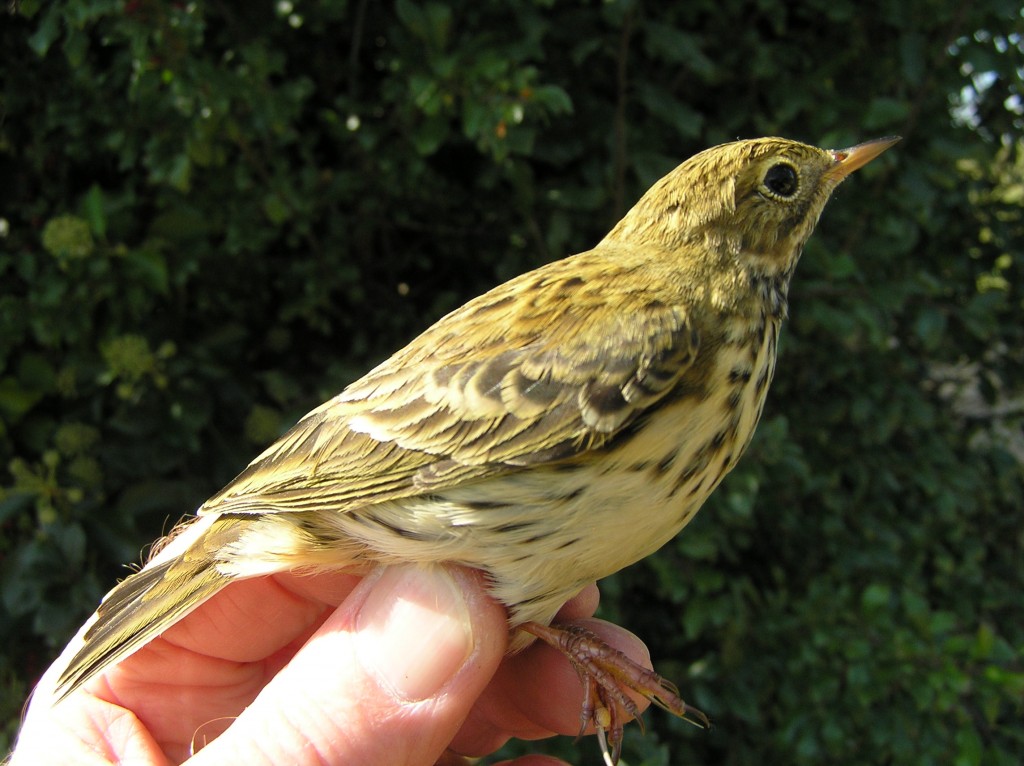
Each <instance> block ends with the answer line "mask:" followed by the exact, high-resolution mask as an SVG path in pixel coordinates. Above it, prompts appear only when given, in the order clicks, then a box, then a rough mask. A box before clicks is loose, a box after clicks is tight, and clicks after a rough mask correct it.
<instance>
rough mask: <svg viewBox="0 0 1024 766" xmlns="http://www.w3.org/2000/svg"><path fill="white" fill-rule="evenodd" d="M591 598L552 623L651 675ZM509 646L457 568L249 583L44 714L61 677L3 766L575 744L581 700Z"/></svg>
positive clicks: (548, 664) (497, 612)
mask: <svg viewBox="0 0 1024 766" xmlns="http://www.w3.org/2000/svg"><path fill="white" fill-rule="evenodd" d="M597 600H598V592H597V588H596V586H590V587H589V588H587V589H585V590H584V591H583V593H581V594H580V595H579V596H577V597H576V598H575V599H573V600H572V601H570V602H569V603H568V604H567V605H566V606H565V608H564V609H563V610H562V612H561V613H560V615H559V619H560V620H573V621H575V620H580V621H583V622H585V623H586V624H587V626H588V627H589V628H591V629H592V630H594V631H595V632H598V633H599V634H600V635H601V636H602V637H603V638H605V639H606V640H607V641H608V642H609V643H611V644H613V645H614V646H616V647H617V648H619V649H621V650H622V651H625V652H627V653H628V654H630V655H631V656H632V657H634V658H635V659H637V660H638V661H643V662H647V656H646V650H645V649H644V647H643V644H642V643H640V641H639V639H637V638H636V637H634V636H632V634H629V633H627V632H626V631H624V630H622V629H621V628H617V627H616V626H614V625H611V624H609V623H605V622H602V621H599V620H593V619H588V618H589V617H590V615H591V614H593V611H594V609H595V608H596V606H597ZM507 637H508V629H507V624H506V616H505V613H504V610H503V609H502V608H501V607H500V606H499V605H498V604H496V603H495V602H494V601H492V600H491V599H490V598H489V597H488V596H487V594H486V591H485V588H484V585H483V583H482V579H481V577H480V575H479V574H477V573H474V572H471V571H468V570H461V569H457V568H449V569H441V568H436V567H435V568H423V567H414V566H398V567H389V568H384V569H380V570H377V571H376V572H374V573H373V574H371V575H369V576H368V577H366V578H365V579H360V578H358V577H354V576H351V575H339V574H330V575H311V576H299V575H292V574H283V575H275V576H271V577H263V578H256V579H250V580H244V581H241V582H237V583H233V584H232V585H231V586H229V587H228V588H226V589H224V590H223V591H221V592H220V593H218V594H217V595H216V596H214V597H213V598H211V599H210V600H209V601H207V602H206V603H204V604H203V605H202V606H200V607H199V608H197V609H196V610H195V611H194V612H192V613H191V614H190V615H188V616H187V617H186V618H184V619H182V620H181V621H180V622H178V623H177V624H175V625H174V626H173V627H171V628H170V629H168V630H167V631H165V632H164V634H163V635H162V636H161V637H159V638H157V639H155V640H153V641H151V642H150V643H149V644H148V645H147V646H146V647H144V648H143V649H141V650H139V651H138V652H136V653H135V654H134V655H132V656H131V657H129V658H127V659H125V660H123V661H122V662H120V663H119V664H117V665H116V666H113V667H111V668H110V669H109V670H108V671H106V672H104V673H102V674H101V675H99V676H98V677H96V678H95V679H93V680H92V681H90V682H89V683H88V684H86V686H85V687H84V688H82V689H80V690H78V691H76V692H74V693H73V694H71V695H69V696H68V697H67V698H66V699H65V700H63V701H62V702H61V703H59V704H58V705H53V704H52V697H51V695H52V688H53V684H54V680H55V675H56V673H57V672H58V670H59V665H60V663H57V664H56V665H55V666H54V668H52V669H51V670H50V671H48V672H47V674H46V675H45V676H44V677H43V680H42V681H41V682H40V686H39V688H38V690H37V692H36V694H35V696H34V698H33V700H32V703H31V705H30V706H29V709H28V713H27V716H26V720H25V724H24V727H23V729H22V732H21V734H20V737H19V741H18V745H17V747H16V749H15V752H14V754H13V760H12V762H11V766H29V765H30V764H31V766H42V765H43V764H67V763H75V764H109V763H123V762H128V761H130V762H131V763H133V764H139V765H140V766H141V765H142V764H154V765H156V764H160V765H161V766H164V765H165V764H178V763H184V762H187V763H188V764H189V766H202V764H206V763H216V764H222V763H247V764H279V763H289V764H296V765H297V766H301V765H302V764H317V765H318V766H321V765H322V764H328V763H332V764H333V763H338V764H342V763H344V764H348V763H360V764H366V765H367V766H394V765H396V764H406V765H407V766H432V765H433V764H435V763H458V762H459V761H458V758H457V756H456V755H455V754H461V755H468V756H477V755H485V754H487V753H491V752H493V751H494V750H496V749H497V748H498V747H500V746H501V745H502V744H503V743H504V742H505V741H506V740H507V739H509V738H510V737H518V738H521V739H538V738H542V737H547V736H551V735H553V734H557V733H561V734H576V733H578V728H579V720H580V718H579V711H580V705H581V702H582V689H581V686H580V682H579V680H578V678H577V677H576V674H575V672H574V671H573V670H572V668H571V667H570V666H569V664H568V663H567V662H566V661H565V658H564V657H563V656H562V655H561V654H559V653H558V652H556V651H555V650H553V649H551V648H550V647H548V646H546V645H543V644H541V643H539V642H538V643H535V644H534V645H532V646H531V647H530V648H529V649H527V650H525V651H524V652H522V653H520V654H518V655H515V656H513V657H505V656H504V654H505V648H506V644H507ZM70 650H71V649H70V648H69V650H68V651H70ZM557 763H561V762H560V761H557V760H555V759H551V758H547V757H544V756H528V757H526V758H521V759H518V760H516V761H515V766H542V764H543V765H545V766H550V765H551V764H557Z"/></svg>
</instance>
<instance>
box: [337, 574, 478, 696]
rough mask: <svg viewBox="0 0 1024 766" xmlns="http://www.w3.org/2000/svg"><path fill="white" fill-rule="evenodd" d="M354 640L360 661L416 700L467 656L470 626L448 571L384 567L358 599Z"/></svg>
mask: <svg viewBox="0 0 1024 766" xmlns="http://www.w3.org/2000/svg"><path fill="white" fill-rule="evenodd" d="M355 640H356V652H357V655H358V657H359V659H360V661H361V662H362V663H363V667H364V668H366V669H367V670H368V671H370V672H372V673H373V674H374V675H375V676H377V678H379V679H380V680H381V681H382V682H383V683H384V684H386V685H387V686H389V687H391V689H392V690H393V691H394V693H395V695H396V696H397V697H399V698H402V699H405V700H407V701H410V702H415V701H419V700H424V699H427V698H428V697H432V696H434V695H435V694H437V692H438V691H440V689H441V687H442V686H444V685H445V683H447V682H448V680H449V679H451V677H452V676H453V675H455V673H456V672H458V670H459V669H460V668H461V667H462V666H463V665H464V664H465V662H466V660H467V659H469V655H470V654H471V653H472V651H473V628H472V624H471V622H470V619H469V609H468V608H467V606H466V601H465V599H464V598H463V595H462V590H461V589H460V588H459V586H458V584H457V583H456V582H455V580H454V579H452V576H451V575H450V574H449V573H448V572H446V571H445V570H444V569H442V568H440V567H415V566H396V567H388V568H386V569H385V570H384V571H383V573H382V574H381V576H380V578H379V579H378V580H377V582H376V583H374V584H373V588H372V590H371V592H370V595H369V597H367V599H366V601H365V602H363V605H362V607H361V608H360V610H359V614H358V615H357V617H356V639H355Z"/></svg>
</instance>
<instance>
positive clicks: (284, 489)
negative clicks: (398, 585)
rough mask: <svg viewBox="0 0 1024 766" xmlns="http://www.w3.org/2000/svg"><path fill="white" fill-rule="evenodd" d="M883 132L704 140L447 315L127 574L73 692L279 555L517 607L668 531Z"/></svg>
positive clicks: (710, 481)
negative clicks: (835, 147) (437, 570)
mask: <svg viewBox="0 0 1024 766" xmlns="http://www.w3.org/2000/svg"><path fill="white" fill-rule="evenodd" d="M891 143H893V141H892V140H883V141H878V142H872V143H870V144H865V145H861V146H860V147H854V148H853V149H850V150H844V151H838V152H837V151H825V150H821V149H816V148H814V147H811V146H807V145H804V144H800V143H796V142H793V141H787V140H784V139H778V138H768V139H760V140H754V141H740V142H736V143H732V144H726V145H723V146H719V147H715V148H713V149H709V150H707V151H705V152H702V153H701V154H699V155H697V156H695V157H693V158H691V159H690V160H688V161H686V162H684V163H683V164H682V165H680V166H679V167H678V168H676V169H675V170H673V171H672V172H671V173H669V174H668V175H667V176H665V177H664V178H663V179H662V180H660V181H659V182H658V183H657V184H655V185H654V187H652V188H651V190H650V191H648V192H647V194H646V195H644V197H643V198H642V199H641V200H640V201H639V202H638V203H637V204H636V206H635V207H634V208H633V209H632V210H631V211H630V212H629V213H628V214H627V215H626V216H625V217H624V218H623V219H622V221H620V222H619V224H618V225H616V226H615V228H614V229H613V230H612V231H611V232H610V233H609V234H608V235H607V236H606V237H605V238H604V239H603V240H602V241H601V242H600V243H599V244H598V245H597V246H596V247H595V248H594V249H592V250H589V251H587V252H584V253H581V254H579V255H575V256H572V257H570V258H566V259H565V260H562V261H557V262H555V263H550V264H548V265H546V266H543V267H541V268H539V269H537V270H535V271H532V272H530V273H528V274H524V275H522V276H520V277H518V278H516V279H513V280H511V281H509V282H507V283H505V284H503V285H500V286H498V287H496V288H494V289H493V290H491V291H490V292H488V293H486V294H484V295H482V296H480V297H478V298H476V299H474V300H472V301H470V302H469V303H467V304H466V305H465V306H463V307H462V308H460V309H458V310H456V311H454V312H452V313H451V314H449V315H448V316H446V317H444V318H443V319H441V320H440V321H439V322H437V323H436V324H435V325H434V326H433V327H431V328H429V329H428V330H427V331H426V332H424V333H423V334H422V335H420V336H419V337H418V338H416V339H415V340H414V341H413V342H412V343H410V344H409V345H408V346H406V347H405V348H404V349H402V350H400V351H399V352H397V353H396V354H395V355H394V356H392V357H391V358H390V359H388V360H387V361H385V362H384V363H383V364H381V365H380V366H378V367H377V368H376V369H374V370H372V371H370V372H369V373H368V374H367V375H365V376H364V377H363V378H361V379H360V380H358V381H356V382H355V383H353V384H352V385H350V386H349V387H348V388H346V389H345V391H343V392H342V393H341V394H340V395H338V396H337V397H336V398H334V399H332V400H331V401H329V402H327V403H325V404H323V405H322V406H320V407H319V408H317V409H316V410H314V411H313V412H311V413H310V414H309V415H307V416H306V417H305V418H303V419H302V420H301V421H300V422H299V423H298V424H297V425H296V426H295V427H294V428H293V429H292V430H291V431H290V432H289V433H287V434H286V435H285V436H283V437H282V438H281V439H280V440H279V441H278V442H276V443H275V444H274V445H272V446H271V447H270V448H269V449H267V450H266V451H265V452H264V453H263V454H262V455H260V456H259V457H258V458H256V460H254V461H253V462H252V464H250V466H249V467H248V468H247V469H246V470H245V471H243V472H242V474H241V475H239V476H238V477H237V478H236V479H235V480H234V481H233V482H231V484H229V485H228V486H227V487H225V488H224V489H223V490H222V491H221V492H220V493H218V494H217V495H215V496H214V497H212V498H210V500H208V501H207V502H206V503H204V504H203V506H202V507H201V508H200V510H199V516H198V518H197V519H196V520H195V521H193V522H192V523H190V524H189V525H187V526H186V527H185V528H184V529H182V530H180V531H179V532H178V533H176V534H175V535H174V536H173V537H172V539H171V540H170V541H169V542H167V544H166V545H165V546H164V547H163V548H162V549H161V550H159V552H158V553H157V554H156V555H155V556H154V557H153V559H152V560H151V562H150V563H149V564H147V566H146V568H145V569H143V570H142V571H141V572H139V573H137V574H135V575H132V576H131V577H129V578H128V579H127V580H126V581H125V582H123V583H121V584H120V585H118V586H117V587H116V588H115V589H114V590H113V591H112V592H111V593H110V594H109V596H108V597H107V598H106V599H105V601H104V602H103V604H102V605H101V606H100V608H99V610H98V617H97V618H96V622H95V623H94V624H93V625H92V627H91V628H90V630H89V632H88V633H87V634H86V636H85V639H86V643H85V646H84V647H83V648H82V649H81V651H80V652H79V653H78V654H77V655H76V656H75V657H74V658H73V659H72V661H71V663H70V664H69V666H68V667H67V669H66V670H65V671H64V674H63V675H62V677H61V684H62V691H63V692H64V693H67V692H69V691H70V690H72V689H74V688H76V687H78V686H79V685H81V684H82V683H84V682H85V681H87V680H88V679H89V678H90V677H91V676H93V675H94V674H95V673H96V672H98V671H99V670H101V669H102V668H103V667H105V666H106V665H108V664H110V663H111V662H114V661H117V660H119V659H120V658H122V657H124V656H126V655H127V654H129V653H131V652H132V651H134V650H135V649H137V648H139V646H141V645H142V644H143V643H145V642H146V641H147V640H148V639H150V638H152V637H154V636H155V635H157V634H159V633H160V632H162V631H163V630H164V629H165V628H167V627H168V626H169V625H170V624H172V623H173V622H174V621H176V620H177V619H179V618H180V617H181V616H183V615H184V614H186V613H187V612H188V611H189V610H191V609H192V608H194V607H195V606H197V605H198V604H199V603H201V602H202V600H204V599H205V598H208V597H209V596H210V595H212V594H213V593H214V592H216V591H217V590H218V589H219V588H221V587H223V586H224V585H225V584H227V583H228V582H230V581H231V580H232V579H235V578H239V577H250V576H255V575H260V574H266V573H270V572H277V571H282V570H286V569H296V568H297V569H306V570H319V569H342V568H344V569H353V570H359V569H363V568H366V567H369V566H372V565H375V564H378V563H385V564H386V563H389V562H399V561H402V562H405V561H416V562H459V563H462V564H466V565H469V566H472V567H477V568H479V569H482V570H484V571H486V572H487V573H488V574H489V576H490V578H491V580H492V582H493V592H494V594H495V596H496V597H497V598H498V599H500V600H501V601H502V602H504V603H505V604H506V605H507V606H508V607H509V610H510V622H511V625H512V627H515V626H517V625H520V624H523V623H527V622H537V623H541V624H547V623H548V622H550V620H551V619H552V618H553V617H554V615H555V612H556V611H557V610H558V608H559V607H560V605H561V604H562V603H563V602H564V601H565V600H567V599H568V598H570V597H571V596H573V595H574V594H575V593H576V592H577V591H579V589H580V588H581V587H583V586H584V585H585V584H587V583H588V582H590V581H592V580H595V579H599V578H601V577H604V576H606V575H608V574H610V573H612V572H614V571H616V570H618V569H620V568H622V567H624V566H627V565H628V564H630V563H632V562H634V561H636V560H638V559H640V558H642V557H644V556H646V555H647V554H649V553H651V552H652V551H654V550H655V549H657V548H658V547H659V546H661V545H662V544H664V543H665V542H666V541H667V540H669V539H670V538H671V537H672V536H673V535H675V534H676V533H677V532H678V531H679V530H680V529H681V528H682V527H683V525H685V524H686V523H687V522H688V521H689V520H690V519H691V518H692V516H693V515H694V513H696V511H697V509H698V508H699V507H700V505H701V504H702V503H703V502H704V500H705V499H706V498H707V496H708V495H709V494H710V493H711V491H712V490H713V489H714V488H715V487H716V486H717V485H718V483H719V482H720V481H721V479H722V478H723V477H724V476H725V474H726V473H727V472H728V471H729V470H730V469H731V468H732V467H733V466H734V465H735V463H736V461H737V460H738V459H739V457H740V455H741V454H742V452H743V450H744V448H745V447H746V445H747V444H748V442H749V440H750V438H751V435H752V434H753V430H754V427H755V425H756V423H757V420H758V418H759V416H760V413H761V408H762V405H763V403H764V398H765V394H766V392H767V388H768V383H769V382H770V380H771V377H772V373H773V370H774V364H775V349H776V339H777V335H778V331H779V327H780V324H781V322H782V321H783V319H784V317H785V313H786V294H787V289H788V285H789V279H790V276H791V275H792V273H793V269H794V267H795V266H796V263H797V260H798V258H799V255H800V251H801V248H802V247H803V244H804V242H805V241H806V239H807V237H808V236H810V233H811V231H812V229H813V228H814V225H815V223H816V222H817V219H818V216H819V214H820V213H821V210H822V208H823V207H824V205H825V202H826V201H827V199H828V197H829V195H830V194H831V192H832V190H833V189H834V188H835V186H836V185H837V184H838V183H839V182H840V181H841V180H842V179H843V178H844V177H845V176H846V175H848V174H849V173H850V172H852V170H854V169H856V168H857V167H860V166H861V165H863V164H864V163H866V162H867V161H868V160H870V159H872V158H873V157H874V156H876V155H877V154H879V153H880V152H881V151H882V150H884V149H885V148H887V147H888V146H889V145H891ZM529 640H532V636H530V635H527V634H526V633H524V632H516V633H515V635H514V639H513V648H521V647H522V646H523V645H525V643H527V642H528V641H529Z"/></svg>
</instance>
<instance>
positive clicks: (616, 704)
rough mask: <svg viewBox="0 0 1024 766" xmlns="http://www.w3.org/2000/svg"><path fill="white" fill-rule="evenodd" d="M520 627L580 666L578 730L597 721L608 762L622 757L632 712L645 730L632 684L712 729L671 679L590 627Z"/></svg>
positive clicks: (671, 709)
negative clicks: (628, 653) (631, 691)
mask: <svg viewBox="0 0 1024 766" xmlns="http://www.w3.org/2000/svg"><path fill="white" fill-rule="evenodd" d="M519 627H520V628H521V629H522V630H525V631H526V632H527V633H530V634H532V635H534V636H536V637H537V638H539V639H540V640H541V641H543V642H544V643H546V644H548V645H549V646H553V647H554V648H555V649H557V650H558V651H560V652H561V653H562V654H564V655H565V656H566V657H568V658H569V662H571V663H572V666H573V667H574V668H576V672H577V673H579V676H580V679H581V680H582V681H583V687H584V696H583V708H582V710H581V711H580V734H582V733H583V731H584V730H585V729H586V728H587V725H588V724H593V725H594V728H595V729H597V736H598V741H599V742H600V743H601V751H602V752H603V753H604V759H605V763H607V764H608V765H609V766H614V764H616V763H618V761H619V753H620V752H621V750H622V729H623V726H624V725H625V723H626V721H627V720H628V719H629V718H630V717H633V718H635V719H637V722H638V723H639V724H640V727H641V730H642V729H643V721H641V720H640V710H639V708H638V707H637V705H636V703H635V702H634V701H633V699H632V698H631V697H630V696H629V695H628V694H627V690H629V689H631V690H633V691H635V692H637V693H638V694H642V695H643V696H644V697H646V698H647V699H649V700H650V701H651V702H652V703H654V704H655V705H657V706H658V707H660V708H662V709H663V710H667V711H668V712H670V713H672V714H673V715H677V716H679V717H680V718H682V719H683V720H684V721H689V722H690V723H692V724H694V725H696V726H700V727H703V728H710V726H711V722H710V721H709V720H708V717H707V716H706V715H704V713H702V712H701V711H700V710H698V709H697V708H695V707H693V706H692V705H687V704H686V703H685V702H683V700H682V699H681V698H680V697H679V690H678V689H676V687H675V686H674V685H673V684H672V683H671V682H669V681H666V680H665V679H664V678H662V677H661V676H659V675H658V674H657V673H655V672H653V671H651V670H648V669H647V668H645V667H643V666H641V665H638V664H637V663H635V662H633V660H631V659H630V658H629V657H627V656H626V655H625V654H623V653H622V652H620V651H619V650H617V649H613V648H612V647H611V646H609V645H608V644H607V643H606V642H605V641H604V640H603V639H601V638H600V637H598V636H597V634H595V633H592V632H591V631H589V630H587V629H586V628H583V627H580V626H578V625H561V626H559V625H541V624H540V623H537V622H526V623H523V624H522V625H520V626H519Z"/></svg>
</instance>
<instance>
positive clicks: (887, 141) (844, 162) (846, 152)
mask: <svg viewBox="0 0 1024 766" xmlns="http://www.w3.org/2000/svg"><path fill="white" fill-rule="evenodd" d="M899 140H900V137H899V136H886V137H885V138H876V139H875V140H874V141H866V142H864V143H863V144H857V145H856V146H851V147H850V148H849V149H830V150H829V154H831V155H832V157H833V158H834V159H835V161H836V164H835V165H833V166H832V167H830V168H829V169H828V170H826V171H825V177H826V178H829V179H831V180H833V181H835V182H836V183H839V182H840V181H842V180H843V179H844V178H846V177H847V176H848V175H850V173H852V172H853V171H855V170H857V169H859V168H862V167H864V166H865V165H867V164H868V163H869V162H871V160H873V159H874V158H875V157H877V156H878V155H879V154H881V153H882V152H884V151H885V150H886V149H888V148H889V147H890V146H892V145H893V144H895V143H897V142H898V141H899Z"/></svg>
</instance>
